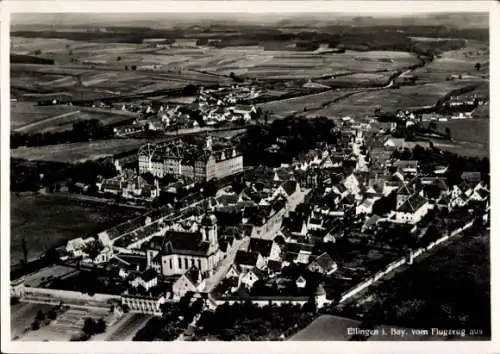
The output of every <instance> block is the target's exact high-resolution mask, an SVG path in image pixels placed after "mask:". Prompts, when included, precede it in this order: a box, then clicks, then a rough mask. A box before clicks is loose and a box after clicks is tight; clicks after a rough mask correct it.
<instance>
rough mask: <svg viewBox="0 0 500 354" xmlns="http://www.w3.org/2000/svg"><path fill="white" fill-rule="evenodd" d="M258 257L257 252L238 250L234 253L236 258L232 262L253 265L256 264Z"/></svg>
mask: <svg viewBox="0 0 500 354" xmlns="http://www.w3.org/2000/svg"><path fill="white" fill-rule="evenodd" d="M258 259H259V254H258V253H256V252H245V251H242V250H240V251H238V252H237V253H236V258H235V260H234V263H235V264H238V265H248V266H255V265H257V260H258Z"/></svg>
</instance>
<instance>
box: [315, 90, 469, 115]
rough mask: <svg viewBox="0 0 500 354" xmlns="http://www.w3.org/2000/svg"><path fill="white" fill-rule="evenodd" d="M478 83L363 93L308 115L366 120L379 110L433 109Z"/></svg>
mask: <svg viewBox="0 0 500 354" xmlns="http://www.w3.org/2000/svg"><path fill="white" fill-rule="evenodd" d="M475 83H477V82H476V81H444V82H439V83H432V84H425V85H415V86H403V87H400V88H394V89H383V90H372V91H367V92H361V93H358V94H355V95H352V96H349V97H348V98H346V99H342V100H340V101H339V102H336V103H334V104H332V105H329V106H328V107H326V108H324V109H322V110H317V111H314V112H310V113H309V115H316V116H321V115H323V116H327V117H339V116H346V115H348V116H352V117H367V116H371V115H373V114H374V111H375V109H376V108H381V109H382V110H383V111H384V112H395V111H397V110H398V109H412V108H420V107H424V106H432V105H434V104H436V103H437V101H438V100H439V99H440V98H442V97H444V96H445V95H446V94H447V93H449V92H450V91H452V90H454V89H458V88H461V87H466V86H469V85H471V84H475Z"/></svg>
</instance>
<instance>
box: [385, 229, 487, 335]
mask: <svg viewBox="0 0 500 354" xmlns="http://www.w3.org/2000/svg"><path fill="white" fill-rule="evenodd" d="M489 242H490V237H489V234H483V235H478V236H465V237H463V238H461V239H460V240H458V241H457V242H455V243H454V244H451V245H449V247H447V248H443V249H442V250H439V251H438V252H437V253H436V254H435V255H433V256H432V257H429V258H428V259H426V260H424V261H422V262H419V263H416V264H415V265H413V266H412V267H410V268H409V269H408V270H407V271H405V272H404V273H401V274H398V275H396V276H395V277H394V278H393V279H391V280H389V281H388V282H387V283H385V284H383V285H382V287H381V289H379V290H377V295H378V297H379V299H380V301H381V303H380V305H378V306H380V307H378V308H379V309H380V310H381V311H384V314H385V319H384V321H386V322H385V323H387V324H392V325H401V326H405V327H413V328H430V327H437V328H457V329H458V328H466V329H467V330H468V329H476V330H482V331H483V333H482V335H483V336H485V337H488V336H489V333H488V332H489V331H490V266H489V264H490V257H489V254H490V252H489ZM465 324H466V325H465ZM464 325H465V326H464ZM478 334H479V333H478Z"/></svg>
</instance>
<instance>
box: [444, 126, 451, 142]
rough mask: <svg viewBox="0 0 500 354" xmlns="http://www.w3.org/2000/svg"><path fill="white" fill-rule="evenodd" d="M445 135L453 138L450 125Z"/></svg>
mask: <svg viewBox="0 0 500 354" xmlns="http://www.w3.org/2000/svg"><path fill="white" fill-rule="evenodd" d="M445 135H446V137H447V138H448V139H451V130H450V128H449V127H446V130H445Z"/></svg>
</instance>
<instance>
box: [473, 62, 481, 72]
mask: <svg viewBox="0 0 500 354" xmlns="http://www.w3.org/2000/svg"><path fill="white" fill-rule="evenodd" d="M474 68H475V69H476V71H479V69H481V64H479V63H476V65H474Z"/></svg>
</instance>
